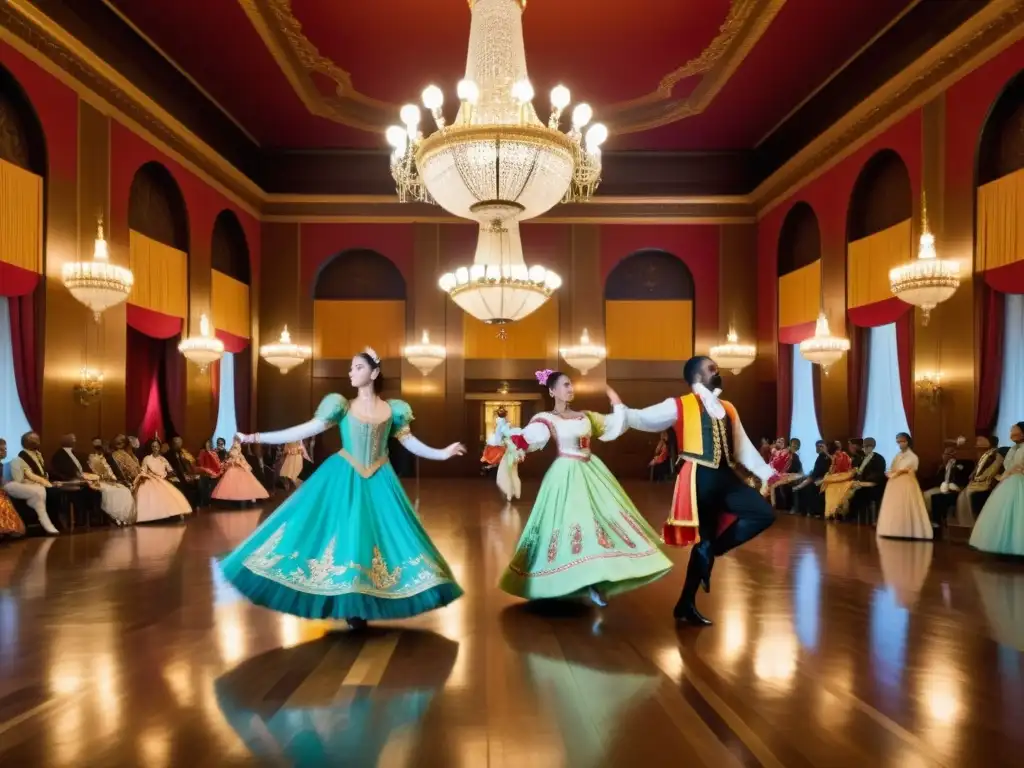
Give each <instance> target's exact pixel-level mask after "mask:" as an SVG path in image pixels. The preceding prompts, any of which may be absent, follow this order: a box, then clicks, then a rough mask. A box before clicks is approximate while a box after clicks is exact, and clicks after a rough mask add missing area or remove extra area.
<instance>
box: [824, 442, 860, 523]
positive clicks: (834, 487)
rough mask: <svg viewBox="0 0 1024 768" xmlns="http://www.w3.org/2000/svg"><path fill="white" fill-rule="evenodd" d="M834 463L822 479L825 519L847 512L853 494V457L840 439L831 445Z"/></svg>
mask: <svg viewBox="0 0 1024 768" xmlns="http://www.w3.org/2000/svg"><path fill="white" fill-rule="evenodd" d="M831 448H832V451H831V452H832V464H831V465H830V466H829V469H828V474H827V475H825V477H823V478H822V480H821V492H822V493H824V494H825V519H826V520H832V519H835V518H837V517H841V516H843V515H845V514H846V510H847V509H848V508H849V505H850V498H851V496H852V495H853V480H854V476H855V475H854V471H853V459H851V458H850V454H848V453H847V452H846V451H844V450H843V446H842V445H841V444H840V443H839V441H838V440H837V441H835V442H833V443H832V445H831Z"/></svg>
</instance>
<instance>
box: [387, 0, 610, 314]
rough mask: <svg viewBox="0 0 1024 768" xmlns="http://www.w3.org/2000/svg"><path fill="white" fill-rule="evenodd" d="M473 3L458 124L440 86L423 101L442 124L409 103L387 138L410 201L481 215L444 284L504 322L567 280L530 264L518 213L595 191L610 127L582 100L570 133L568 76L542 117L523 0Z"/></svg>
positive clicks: (526, 214) (467, 305) (462, 301)
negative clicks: (425, 129) (564, 125)
mask: <svg viewBox="0 0 1024 768" xmlns="http://www.w3.org/2000/svg"><path fill="white" fill-rule="evenodd" d="M469 7H470V13H471V16H472V20H471V23H470V31H469V53H468V55H467V58H466V76H465V78H464V79H463V80H462V81H460V82H459V84H458V87H457V95H458V99H459V109H458V113H457V114H456V116H455V120H454V122H452V123H448V122H447V121H446V119H445V116H444V112H443V110H442V108H443V106H444V92H443V91H442V90H441V89H440V88H438V87H437V86H436V85H431V86H429V87H428V88H427V89H426V90H424V91H423V105H424V106H425V107H426V109H427V110H428V111H429V112H430V115H431V117H432V118H433V121H434V124H435V125H436V127H437V130H436V131H434V132H433V133H431V134H429V135H427V136H424V135H423V133H422V132H421V131H420V116H421V115H420V109H419V108H418V107H417V106H416V105H414V104H407V105H405V106H404V107H402V110H401V113H400V117H401V120H402V123H403V124H404V126H405V127H404V128H402V127H399V126H392V127H391V128H389V129H388V130H387V140H388V143H389V144H390V145H391V146H392V147H393V150H394V151H393V152H392V154H391V174H392V176H393V177H394V179H395V184H396V186H397V189H398V196H399V199H400V200H402V201H407V200H413V201H420V202H432V203H436V204H437V205H440V206H441V207H442V208H444V209H445V210H446V211H448V212H449V213H451V214H453V215H454V216H458V217H460V218H463V219H469V220H471V221H476V222H478V223H479V225H480V241H481V242H480V245H479V246H478V248H477V253H476V258H475V259H474V262H473V264H472V266H466V267H461V268H459V269H456V270H455V271H454V272H452V273H450V274H447V275H444V276H443V277H442V278H441V281H440V286H441V288H442V290H444V291H446V292H447V293H448V294H449V295H450V296H451V297H452V299H453V300H454V301H455V302H456V303H457V304H459V306H461V307H462V308H463V309H464V310H465V311H466V312H468V313H470V314H471V315H473V316H474V317H476V318H477V319H479V320H483V321H484V322H489V323H503V322H510V321H513V320H518V319H521V318H522V317H525V316H526V315H528V314H529V313H530V312H533V311H534V310H535V309H537V307H539V306H540V305H541V304H543V303H544V302H545V301H546V300H547V298H548V297H549V296H550V295H551V292H552V291H554V290H556V289H557V288H558V286H559V285H560V284H561V281H560V280H559V279H558V276H557V275H554V274H552V273H550V271H548V270H545V269H544V268H543V267H537V266H532V267H531V266H527V264H526V261H525V259H524V258H523V249H522V243H521V241H520V238H519V232H518V223H519V222H520V221H525V220H527V219H532V218H534V217H536V216H539V215H541V214H542V213H544V212H546V211H548V210H550V209H551V208H553V207H554V206H555V205H556V204H557V203H559V202H582V201H586V200H588V199H590V197H591V196H592V195H593V194H594V192H595V191H596V189H597V186H598V184H599V183H600V179H601V145H602V144H603V143H604V141H605V139H606V138H607V137H608V129H607V128H605V127H604V126H603V125H600V124H595V125H591V126H590V127H589V128H587V126H588V124H589V123H590V120H591V118H592V117H593V111H592V110H591V108H590V107H589V106H588V105H586V104H578V105H577V106H576V108H575V109H574V110H573V111H572V119H571V125H570V127H569V129H568V131H566V132H562V130H560V124H561V121H562V115H563V113H564V112H565V110H566V108H567V107H568V106H569V102H570V100H571V99H570V94H569V89H568V88H566V87H565V86H561V85H560V86H558V87H556V88H554V89H553V90H552V92H551V113H550V117H549V118H548V121H547V123H546V124H545V123H544V122H542V121H541V120H540V118H539V117H538V116H537V112H536V110H535V109H534V106H533V96H534V91H533V86H532V85H531V84H530V81H529V79H528V77H527V70H526V53H525V49H524V47H523V23H522V13H523V10H524V9H525V7H526V2H525V0H469ZM584 129H586V133H584ZM484 294H486V295H487V297H486V298H484V297H483V295H484ZM460 296H461V298H460ZM474 296H475V297H474Z"/></svg>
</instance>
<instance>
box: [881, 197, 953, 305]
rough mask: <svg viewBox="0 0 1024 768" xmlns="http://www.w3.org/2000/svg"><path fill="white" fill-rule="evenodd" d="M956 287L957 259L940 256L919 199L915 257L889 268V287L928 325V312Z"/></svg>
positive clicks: (947, 296)
mask: <svg viewBox="0 0 1024 768" xmlns="http://www.w3.org/2000/svg"><path fill="white" fill-rule="evenodd" d="M959 287H960V262H958V261H953V260H952V259H940V258H938V254H937V253H936V251H935V235H933V234H932V233H931V231H929V229H928V209H927V208H926V206H925V201H924V196H923V195H922V198H921V239H920V242H919V243H918V246H917V258H916V259H914V260H913V261H911V262H909V263H907V264H901V265H900V266H898V267H893V268H892V269H890V270H889V288H890V290H891V291H892V294H893V296H895V297H896V298H898V299H900V300H901V301H905V302H907V304H912V305H913V306H915V307H920V308H921V322H922V323H923V324H924V325H928V320H929V318H930V316H931V311H932V310H933V309H935V307H937V306H938V305H939V304H941V303H942V302H944V301H946V300H947V299H948V298H950V297H951V296H952V295H953V294H954V293H956V289H957V288H959Z"/></svg>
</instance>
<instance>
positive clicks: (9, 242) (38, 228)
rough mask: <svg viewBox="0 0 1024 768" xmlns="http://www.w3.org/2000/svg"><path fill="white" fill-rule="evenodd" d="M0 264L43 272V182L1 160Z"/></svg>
mask: <svg viewBox="0 0 1024 768" xmlns="http://www.w3.org/2000/svg"><path fill="white" fill-rule="evenodd" d="M0 261H5V262H7V263H8V264H13V265H14V266H16V267H21V268H22V269H27V270H28V271H29V272H35V273H36V274H37V275H38V274H42V271H43V180H42V178H41V177H39V176H36V175H35V174H34V173H31V172H30V171H26V170H25V169H24V168H19V167H18V166H16V165H14V164H13V163H9V162H7V161H6V160H0Z"/></svg>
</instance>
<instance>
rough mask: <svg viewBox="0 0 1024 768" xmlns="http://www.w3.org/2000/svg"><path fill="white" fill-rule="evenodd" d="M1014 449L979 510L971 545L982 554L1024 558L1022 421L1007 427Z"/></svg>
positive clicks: (1009, 452) (1007, 456) (1023, 442)
mask: <svg viewBox="0 0 1024 768" xmlns="http://www.w3.org/2000/svg"><path fill="white" fill-rule="evenodd" d="M1010 440H1012V441H1013V447H1012V448H1010V450H1009V451H1007V452H1006V458H1004V459H1003V474H1002V476H1001V477H1000V478H999V482H998V483H997V484H996V487H995V490H994V491H992V495H991V496H989V497H988V501H986V502H985V506H984V507H982V508H981V514H980V515H978V521H977V522H976V523H975V524H974V531H973V532H972V533H971V546H972V547H974V548H975V549H980V550H981V551H982V552H992V553H994V554H997V555H1017V556H1019V557H1024V421H1019V422H1017V423H1016V424H1014V425H1013V426H1012V427H1011V428H1010Z"/></svg>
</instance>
